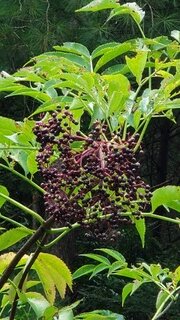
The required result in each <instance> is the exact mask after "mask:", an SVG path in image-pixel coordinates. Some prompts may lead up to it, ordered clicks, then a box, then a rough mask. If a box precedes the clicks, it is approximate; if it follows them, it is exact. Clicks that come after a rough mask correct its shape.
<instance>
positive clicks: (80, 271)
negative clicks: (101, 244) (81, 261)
mask: <svg viewBox="0 0 180 320" xmlns="http://www.w3.org/2000/svg"><path fill="white" fill-rule="evenodd" d="M94 268H96V265H94V264H86V265H84V266H82V267H80V268H79V269H77V270H76V271H75V272H74V273H73V280H74V279H77V278H80V277H82V276H85V275H87V274H89V273H92V272H93V270H94Z"/></svg>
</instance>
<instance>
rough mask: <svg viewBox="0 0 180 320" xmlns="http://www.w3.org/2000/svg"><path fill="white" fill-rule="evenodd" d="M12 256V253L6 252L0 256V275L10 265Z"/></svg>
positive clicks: (13, 254)
mask: <svg viewBox="0 0 180 320" xmlns="http://www.w3.org/2000/svg"><path fill="white" fill-rule="evenodd" d="M14 256H15V253H14V252H8V253H5V254H2V255H1V256H0V273H3V272H4V270H5V269H6V268H7V266H8V265H9V264H10V262H11V261H12V259H13V258H14Z"/></svg>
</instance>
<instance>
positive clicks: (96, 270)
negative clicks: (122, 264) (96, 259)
mask: <svg viewBox="0 0 180 320" xmlns="http://www.w3.org/2000/svg"><path fill="white" fill-rule="evenodd" d="M108 268H109V266H107V265H104V263H100V264H98V265H97V267H96V268H94V270H93V273H92V275H91V276H90V278H89V279H91V278H93V277H94V276H95V275H96V274H98V273H100V272H102V271H104V270H106V269H108Z"/></svg>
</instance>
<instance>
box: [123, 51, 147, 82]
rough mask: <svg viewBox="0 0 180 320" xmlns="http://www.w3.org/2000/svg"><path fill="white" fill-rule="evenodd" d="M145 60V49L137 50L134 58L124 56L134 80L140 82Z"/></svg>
mask: <svg viewBox="0 0 180 320" xmlns="http://www.w3.org/2000/svg"><path fill="white" fill-rule="evenodd" d="M146 61H147V51H139V52H138V53H137V55H136V56H135V57H134V58H128V57H127V56H126V63H127V66H128V67H129V69H130V71H131V72H132V74H133V75H134V76H135V77H136V81H137V83H138V84H140V82H141V79H142V73H143V71H144V68H145V65H146Z"/></svg>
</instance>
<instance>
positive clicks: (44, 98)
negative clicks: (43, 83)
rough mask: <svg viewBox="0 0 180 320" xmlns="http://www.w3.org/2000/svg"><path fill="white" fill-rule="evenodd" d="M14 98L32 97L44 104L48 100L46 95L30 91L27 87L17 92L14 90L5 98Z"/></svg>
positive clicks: (33, 90)
mask: <svg viewBox="0 0 180 320" xmlns="http://www.w3.org/2000/svg"><path fill="white" fill-rule="evenodd" d="M14 96H28V97H32V98H34V99H36V100H38V101H40V102H45V101H48V100H50V97H49V95H47V94H46V93H43V92H40V91H37V90H36V89H31V88H28V87H25V86H24V88H20V89H18V90H15V91H14V92H12V93H10V94H9V95H8V96H7V97H14Z"/></svg>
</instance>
